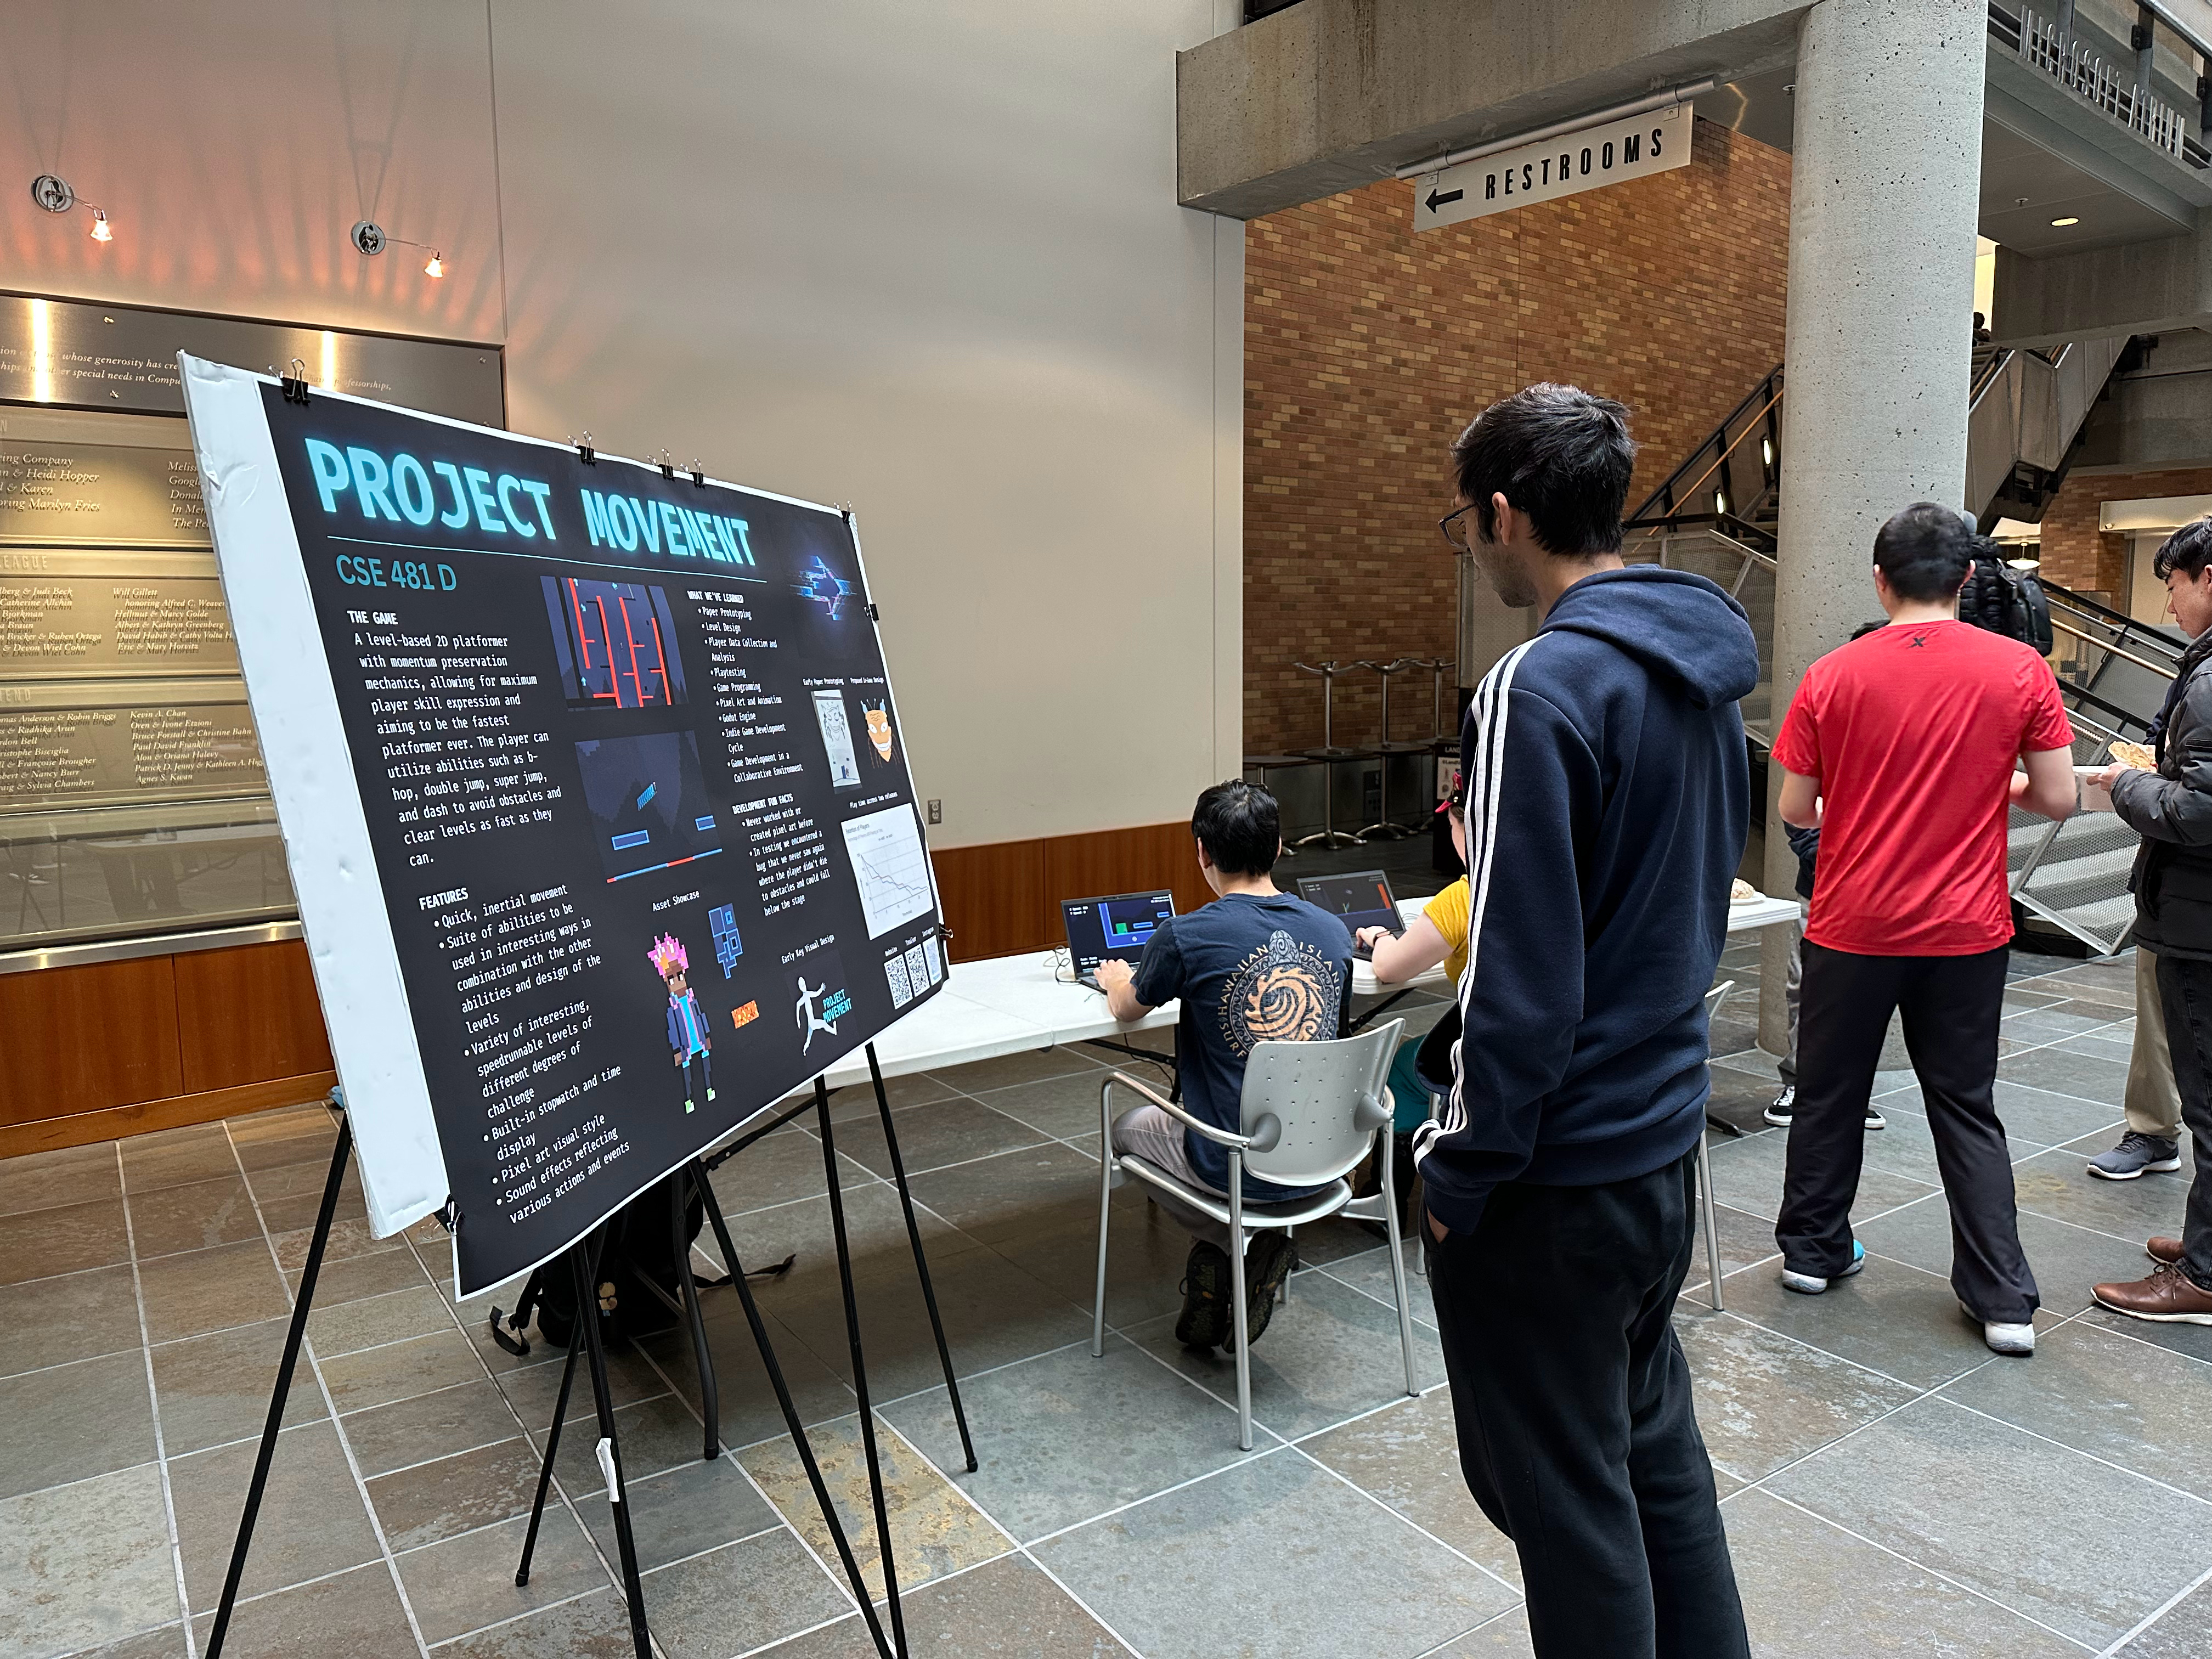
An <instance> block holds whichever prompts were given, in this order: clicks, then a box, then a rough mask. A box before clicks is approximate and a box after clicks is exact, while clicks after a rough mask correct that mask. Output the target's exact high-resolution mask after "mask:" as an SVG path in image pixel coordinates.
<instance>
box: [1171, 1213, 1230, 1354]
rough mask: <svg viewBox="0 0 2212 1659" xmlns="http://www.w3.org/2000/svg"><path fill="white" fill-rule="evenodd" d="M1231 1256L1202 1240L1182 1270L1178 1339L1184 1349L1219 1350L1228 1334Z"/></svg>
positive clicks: (1215, 1245)
mask: <svg viewBox="0 0 2212 1659" xmlns="http://www.w3.org/2000/svg"><path fill="white" fill-rule="evenodd" d="M1228 1312H1229V1255H1228V1252H1226V1251H1225V1250H1224V1249H1222V1248H1221V1247H1220V1246H1219V1245H1218V1244H1210V1243H1207V1242H1206V1240H1204V1239H1202V1238H1201V1239H1199V1240H1197V1241H1196V1242H1195V1243H1193V1244H1192V1245H1191V1247H1190V1259H1189V1260H1188V1261H1185V1262H1184V1263H1183V1267H1182V1317H1181V1318H1180V1319H1178V1320H1176V1328H1175V1334H1176V1341H1178V1342H1180V1343H1182V1345H1183V1346H1185V1347H1190V1348H1218V1347H1219V1346H1221V1343H1222V1340H1223V1339H1224V1338H1225V1337H1226V1336H1227V1335H1228V1334H1229V1319H1228Z"/></svg>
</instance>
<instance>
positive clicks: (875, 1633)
mask: <svg viewBox="0 0 2212 1659" xmlns="http://www.w3.org/2000/svg"><path fill="white" fill-rule="evenodd" d="M690 1175H691V1182H692V1185H694V1186H695V1187H696V1188H698V1190H699V1196H700V1198H701V1199H702V1200H703V1201H704V1202H705V1204H706V1206H707V1220H708V1225H711V1226H712V1227H713V1228H714V1242H715V1243H716V1244H718V1245H720V1247H721V1251H722V1261H723V1264H724V1265H725V1266H726V1267H727V1268H728V1269H729V1273H730V1283H731V1284H732V1285H735V1286H736V1287H737V1291H738V1302H739V1304H741V1305H742V1306H743V1307H744V1310H745V1322H746V1323H747V1324H748V1325H750V1327H751V1328H752V1333H753V1345H754V1346H756V1347H757V1348H758V1349H759V1350H760V1357H761V1364H762V1365H763V1367H764V1368H765V1369H766V1370H767V1371H768V1380H769V1387H770V1388H772V1389H775V1403H776V1405H777V1406H778V1407H780V1408H781V1411H782V1413H783V1426H784V1429H785V1431H787V1433H788V1434H789V1435H790V1436H791V1443H792V1446H793V1448H794V1449H796V1450H797V1451H798V1453H799V1464H800V1466H801V1467H802V1468H805V1471H806V1484H807V1485H808V1486H811V1487H812V1488H813V1489H814V1501H815V1502H816V1503H817V1504H819V1505H820V1506H821V1509H822V1521H823V1525H824V1526H826V1527H828V1528H829V1541H830V1542H831V1543H833V1544H835V1545H836V1547H837V1559H838V1561H839V1562H840V1563H841V1564H842V1565H843V1566H844V1569H845V1577H846V1580H847V1582H848V1583H850V1584H851V1585H852V1586H853V1595H854V1598H855V1599H856V1600H857V1601H859V1602H860V1617H861V1618H862V1619H864V1620H866V1621H867V1626H868V1634H869V1636H870V1637H871V1638H873V1640H874V1642H875V1644H876V1651H877V1652H878V1654H880V1655H882V1656H883V1659H891V1649H890V1643H889V1642H887V1641H886V1640H884V1627H883V1625H882V1623H881V1622H880V1621H879V1620H878V1619H877V1617H876V1608H875V1603H874V1602H873V1601H872V1600H871V1599H870V1596H869V1594H868V1581H867V1579H866V1577H865V1576H864V1575H863V1574H862V1573H861V1571H860V1562H859V1561H858V1560H856V1559H854V1555H853V1546H852V1544H851V1542H850V1541H848V1539H847V1538H846V1536H845V1528H844V1526H843V1524H842V1522H839V1521H838V1519H837V1510H836V1505H834V1504H831V1502H830V1501H829V1487H828V1486H826V1485H825V1484H824V1483H823V1479H822V1468H821V1466H820V1465H819V1464H817V1462H815V1461H814V1447H813V1445H812V1443H810V1442H809V1441H808V1439H807V1438H806V1430H805V1427H804V1426H803V1425H801V1424H800V1423H799V1408H798V1407H796V1406H794V1405H793V1403H792V1400H791V1388H790V1385H789V1384H788V1383H786V1382H785V1381H784V1380H783V1367H782V1365H781V1364H779V1363H777V1360H776V1357H775V1344H774V1343H772V1342H770V1341H769V1335H768V1327H767V1325H766V1324H765V1323H763V1322H762V1319H761V1316H760V1307H759V1304H757V1303H756V1302H754V1300H753V1291H752V1286H751V1285H749V1284H747V1283H746V1282H745V1269H744V1263H743V1262H741V1261H738V1248H737V1246H736V1245H735V1244H734V1243H732V1242H731V1239H730V1224H729V1223H728V1222H727V1221H726V1220H725V1219H724V1218H723V1216H722V1206H721V1205H720V1202H719V1201H718V1200H716V1199H715V1197H714V1187H713V1185H712V1184H711V1183H710V1182H708V1179H707V1171H706V1169H705V1167H704V1166H703V1165H702V1164H700V1162H699V1160H698V1159H696V1158H694V1159H692V1160H691V1163H690Z"/></svg>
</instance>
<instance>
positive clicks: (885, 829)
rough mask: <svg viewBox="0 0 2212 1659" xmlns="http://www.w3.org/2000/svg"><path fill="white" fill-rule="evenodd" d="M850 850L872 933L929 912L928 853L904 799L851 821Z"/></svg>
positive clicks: (847, 837) (931, 899) (847, 845)
mask: <svg viewBox="0 0 2212 1659" xmlns="http://www.w3.org/2000/svg"><path fill="white" fill-rule="evenodd" d="M845 851H846V853H847V854H848V855H849V856H850V858H851V859H852V860H853V878H854V884H856V885H857V886H858V887H859V888H860V914H861V915H862V916H863V917H864V918H865V919H866V923H867V928H868V937H869V938H870V939H875V938H877V937H878V936H879V935H881V934H884V933H889V932H890V930H891V929H892V928H894V927H897V926H898V925H899V924H900V923H901V922H902V921H913V920H914V919H915V917H916V916H921V915H928V914H929V909H930V906H931V905H932V903H933V902H934V895H933V893H932V891H931V889H930V884H929V855H928V854H927V853H925V852H924V851H923V850H922V846H921V824H920V823H918V822H917V821H916V820H915V815H914V808H913V807H912V806H910V805H907V804H906V803H904V802H902V803H900V804H899V805H896V806H889V807H885V808H884V810H883V811H880V812H871V813H869V814H868V815H867V816H866V817H858V818H852V819H848V821H847V822H846V824H845Z"/></svg>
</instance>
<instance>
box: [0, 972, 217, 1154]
mask: <svg viewBox="0 0 2212 1659" xmlns="http://www.w3.org/2000/svg"><path fill="white" fill-rule="evenodd" d="M172 961H173V958H172V957H140V958H139V959H137V961H134V962H102V963H92V964H90V965H88V966H86V967H82V968H49V969H46V970H45V971H44V972H42V973H33V974H4V975H0V1124H17V1123H29V1122H32V1121H35V1120H37V1119H40V1118H50V1117H68V1116H70V1115H74V1114H76V1113H79V1112H90V1111H97V1110H99V1109H102V1108H105V1107H111V1106H121V1105H127V1104H131V1103H135V1102H138V1101H147V1100H160V1099H162V1098H164V1097H167V1096H171V1095H177V1094H181V1093H183V1092H184V1083H183V1078H182V1074H181V1072H180V1069H179V1064H178V1055H177V988H176V981H175V977H174V975H173V971H172V969H171V966H170V964H171V963H172Z"/></svg>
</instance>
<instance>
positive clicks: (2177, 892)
mask: <svg viewBox="0 0 2212 1659" xmlns="http://www.w3.org/2000/svg"><path fill="white" fill-rule="evenodd" d="M2151 568H2152V569H2153V570H2154V572H2155V573H2156V574H2158V575H2160V577H2162V578H2164V579H2165V581H2166V594H2167V597H2168V599H2169V600H2170V602H2171V603H2172V606H2173V618H2174V620H2175V621H2176V622H2178V623H2180V624H2181V629H2182V632H2184V633H2185V634H2187V635H2189V636H2190V641H2189V649H2188V650H2187V651H2185V652H2184V653H2182V658H2181V664H2180V668H2179V672H2178V673H2177V674H2176V676H2175V678H2174V682H2173V689H2172V691H2171V692H2170V693H2168V695H2167V697H2166V709H2165V712H2164V713H2163V714H2161V715H2160V731H2159V734H2158V750H2157V753H2158V770H2157V771H2155V772H2144V771H2138V770H2134V769H2130V768H2128V767H2126V766H2124V765H2121V764H2119V763H2114V764H2113V765H2112V766H2111V767H2109V768H2107V769H2106V770H2105V771H2104V772H2103V773H2102V774H2101V775H2100V776H2099V778H2098V781H2099V782H2100V783H2102V784H2103V785H2104V786H2105V787H2106V788H2108V789H2109V790H2111V791H2112V807H2113V810H2114V811H2117V812H2118V814H2119V815H2120V817H2122V819H2124V821H2125V822H2126V823H2127V825H2128V827H2129V828H2130V829H2133V830H2135V831H2136V833H2137V834H2138V835H2140V836H2142V838H2143V842H2142V850H2141V851H2140V852H2138V853H2137V854H2136V866H2135V871H2134V872H2133V873H2132V874H2131V875H2130V877H2129V878H2128V885H2129V886H2130V888H2131V889H2133V890H2134V892H2135V896H2136V939H2137V940H2138V941H2139V942H2141V943H2142V944H2146V945H2150V946H2151V947H2152V948H2153V949H2154V951H2156V952H2157V953H2158V988H2159V1000H2160V1002H2161V1003H2163V1004H2164V1005H2165V1009H2166V1042H2167V1045H2168V1047H2169V1048H2170V1050H2171V1052H2172V1056H2173V1081H2174V1085H2175V1087H2176V1089H2177V1090H2178V1091H2179V1093H2180V1096H2181V1121H2183V1122H2184V1123H2185V1124H2186V1125H2188V1127H2189V1133H2191V1134H2192V1135H2194V1136H2195V1137H2196V1138H2197V1149H2198V1156H2199V1158H2200V1159H2202V1158H2203V1157H2204V1156H2205V1155H2206V1149H2208V1148H2212V670H2208V668H2207V665H2208V664H2212V519H2199V520H2197V522H2195V523H2194V524H2187V525H2184V526H2182V527H2181V528H2180V529H2179V530H2177V531H2175V532H2173V534H2172V536H2171V537H2169V538H2167V540H2166V545H2165V546H2163V547H2161V548H2160V549H2159V550H2158V561H2157V562H2156V563H2155V564H2154V565H2153V566H2152V567H2151ZM2144 1248H2145V1249H2146V1250H2147V1251H2148V1253H2149V1255H2150V1258H2151V1260H2152V1261H2154V1262H2156V1263H2157V1264H2158V1266H2157V1267H2156V1268H2155V1270H2154V1271H2153V1272H2152V1273H2151V1275H2150V1276H2149V1277H2148V1279H2136V1280H2134V1281H2132V1282H2130V1283H2127V1284H2112V1285H2098V1286H2097V1287H2096V1297H2097V1300H2098V1301H2100V1302H2101V1303H2103V1304H2105V1306H2106V1307H2108V1308H2110V1309H2112V1310H2113V1311H2114V1312H2115V1313H2124V1314H2130V1315H2132V1316H2135V1317H2136V1318H2137V1319H2150V1320H2157V1321H2160V1322H2168V1323H2171V1322H2181V1323H2186V1324H2191V1325H2212V1180H2208V1179H2207V1177H2206V1173H2205V1170H2204V1167H2203V1163H2202V1162H2200V1163H2199V1164H2198V1165H2197V1175H2196V1178H2195V1179H2194V1180H2193V1181H2192V1182H2191V1183H2190V1188H2189V1208H2188V1212H2187V1215H2186V1218H2185V1220H2184V1222H2183V1224H2182V1231H2181V1237H2179V1238H2154V1239H2152V1240H2151V1241H2150V1242H2149V1243H2148V1244H2147V1245H2146V1246H2145V1247H2144Z"/></svg>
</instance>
